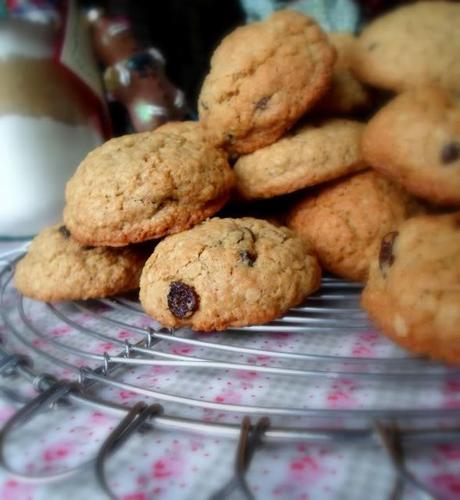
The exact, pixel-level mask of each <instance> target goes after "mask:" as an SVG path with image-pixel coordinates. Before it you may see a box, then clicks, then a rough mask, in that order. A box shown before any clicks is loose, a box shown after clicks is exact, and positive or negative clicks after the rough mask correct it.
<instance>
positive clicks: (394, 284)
mask: <svg viewBox="0 0 460 500" xmlns="http://www.w3.org/2000/svg"><path fill="white" fill-rule="evenodd" d="M362 305H363V307H364V308H365V309H366V310H367V312H368V313H369V315H370V317H371V318H372V319H373V320H374V321H375V322H376V324H377V325H378V326H379V327H380V328H381V329H382V330H383V332H384V333H385V334H386V335H387V336H388V337H390V338H391V339H393V340H394V341H395V342H397V343H398V344H400V345H401V346H403V347H405V348H406V349H409V350H411V351H413V352H415V353H417V354H422V355H426V356H430V357H432V358H434V359H440V360H443V361H447V362H450V363H456V364H458V363H460V212H456V213H453V214H448V215H432V216H427V215H426V216H419V217H414V218H412V219H410V220H408V221H406V222H405V223H404V224H402V225H401V226H400V227H399V228H398V231H397V232H396V233H395V234H393V235H391V236H389V237H386V238H385V239H384V240H383V244H382V247H381V250H380V252H379V253H378V254H376V255H375V256H374V259H373V261H372V264H371V268H370V272H369V280H368V283H367V285H366V288H365V289H364V292H363V295H362Z"/></svg>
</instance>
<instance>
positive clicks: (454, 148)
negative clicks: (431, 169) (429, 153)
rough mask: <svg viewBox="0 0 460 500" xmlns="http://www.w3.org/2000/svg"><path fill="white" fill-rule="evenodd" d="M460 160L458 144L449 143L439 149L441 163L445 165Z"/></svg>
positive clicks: (459, 143)
mask: <svg viewBox="0 0 460 500" xmlns="http://www.w3.org/2000/svg"><path fill="white" fill-rule="evenodd" d="M459 158H460V142H449V143H447V144H444V146H443V147H442V149H441V161H442V163H444V164H445V165H447V164H448V163H452V162H454V161H455V160H458V159H459Z"/></svg>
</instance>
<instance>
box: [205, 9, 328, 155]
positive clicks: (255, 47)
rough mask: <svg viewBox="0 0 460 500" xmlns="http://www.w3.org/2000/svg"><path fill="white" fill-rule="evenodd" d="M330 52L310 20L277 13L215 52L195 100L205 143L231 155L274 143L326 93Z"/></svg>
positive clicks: (240, 30) (236, 34)
mask: <svg viewBox="0 0 460 500" xmlns="http://www.w3.org/2000/svg"><path fill="white" fill-rule="evenodd" d="M334 61H335V51H334V49H333V47H332V46H331V45H330V43H329V42H328V40H327V37H326V35H325V34H324V33H323V32H322V31H321V28H320V27H319V26H318V25H317V24H316V23H315V21H313V19H311V18H310V17H307V16H304V15H303V14H300V13H298V12H293V11H279V12H276V13H275V14H273V15H272V16H270V17H269V18H268V19H267V20H266V21H262V22H258V23H253V24H249V25H247V26H243V27H241V28H238V29H236V30H235V31H233V32H232V33H231V34H230V35H228V36H227V37H226V38H224V40H223V41H222V42H221V44H220V45H219V46H218V47H217V49H216V51H215V52H214V55H213V56H212V59H211V69H210V72H209V74H208V75H207V77H206V79H205V81H204V83H203V87H202V89H201V93H200V96H199V100H198V110H199V115H200V121H201V122H202V124H203V126H204V127H205V130H206V134H207V136H208V137H209V138H210V140H211V141H212V142H213V143H215V144H218V145H222V146H223V147H224V148H225V149H227V151H229V152H230V153H233V154H242V153H250V152H252V151H255V150H256V149H258V148H261V147H263V146H266V145H268V144H271V143H272V142H275V141H276V140H277V139H278V138H280V137H281V136H282V135H283V134H284V133H285V132H286V130H287V129H289V128H290V127H291V126H292V125H293V124H294V122H296V121H297V120H298V119H299V118H300V117H301V116H302V115H303V114H304V113H305V112H306V111H307V110H308V109H310V108H311V107H312V106H313V105H314V104H315V102H316V101H317V100H318V99H319V98H320V97H321V96H322V95H323V94H324V93H325V92H326V91H327V89H328V87H329V84H330V81H331V78H332V68H333V64H334Z"/></svg>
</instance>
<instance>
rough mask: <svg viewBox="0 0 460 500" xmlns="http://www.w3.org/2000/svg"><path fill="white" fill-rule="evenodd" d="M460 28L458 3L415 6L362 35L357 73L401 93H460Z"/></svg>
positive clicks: (355, 63) (355, 62)
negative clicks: (422, 88)
mask: <svg viewBox="0 0 460 500" xmlns="http://www.w3.org/2000/svg"><path fill="white" fill-rule="evenodd" d="M459 26H460V4H459V3H457V2H444V1H440V2H417V3H414V4H412V5H407V6H404V7H401V8H399V9H397V10H394V11H392V12H389V13H388V14H386V15H383V16H381V17H379V18H377V19H376V20H375V21H373V22H372V23H370V24H369V25H368V26H367V27H366V28H365V29H364V30H363V32H362V33H361V35H360V36H359V38H358V43H357V46H356V51H355V56H354V60H353V71H354V73H355V75H356V76H357V77H358V78H359V79H360V80H361V81H363V82H366V83H369V84H370V85H374V86H376V87H379V88H384V89H388V90H394V91H397V92H400V91H402V90H405V89H409V88H412V87H415V86H417V85H422V84H429V83H435V84H437V85H440V86H442V87H445V88H447V89H450V90H454V91H458V90H459V82H460V65H459V64H458V61H459V59H460V36H459V35H458V32H459Z"/></svg>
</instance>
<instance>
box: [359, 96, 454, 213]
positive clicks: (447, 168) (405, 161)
mask: <svg viewBox="0 0 460 500" xmlns="http://www.w3.org/2000/svg"><path fill="white" fill-rule="evenodd" d="M363 154H364V157H365V159H366V160H367V161H368V162H369V163H370V164H371V165H372V166H373V167H374V168H375V169H377V170H379V171H380V172H382V174H384V175H386V176H388V177H390V178H392V179H395V180H396V181H398V182H400V183H401V184H402V185H403V186H404V187H405V188H406V189H407V190H408V191H410V192H412V193H413V194H415V195H418V196H420V197H422V198H426V199H427V200H429V201H431V202H433V203H436V204H439V205H447V206H459V205H460V97H458V96H457V97H456V96H454V95H451V94H448V93H447V92H446V91H443V90H441V89H440V88H437V87H432V86H428V87H420V88H418V89H414V90H410V91H407V92H405V93H403V94H401V95H399V96H398V97H396V98H395V99H394V100H392V101H391V102H390V103H389V104H387V105H386V106H385V107H384V108H382V109H381V110H380V111H379V112H378V113H377V114H376V115H375V116H374V117H373V118H372V119H371V120H370V122H369V124H368V125H367V127H366V130H365V132H364V135H363Z"/></svg>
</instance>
